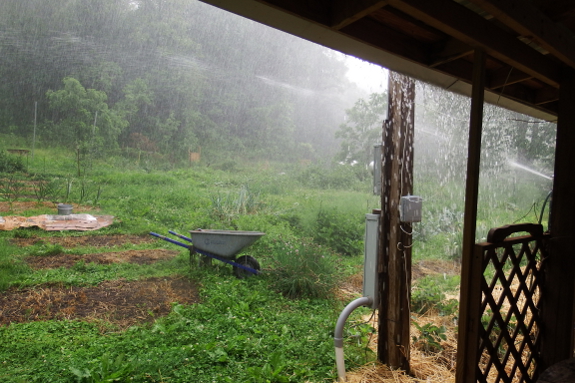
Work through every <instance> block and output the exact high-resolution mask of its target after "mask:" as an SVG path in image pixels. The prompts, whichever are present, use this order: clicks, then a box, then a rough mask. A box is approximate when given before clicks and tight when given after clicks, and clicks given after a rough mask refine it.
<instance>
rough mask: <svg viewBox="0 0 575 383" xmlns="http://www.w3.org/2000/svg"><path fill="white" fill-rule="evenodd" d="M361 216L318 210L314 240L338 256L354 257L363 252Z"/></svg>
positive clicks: (323, 209) (362, 223) (362, 222)
mask: <svg viewBox="0 0 575 383" xmlns="http://www.w3.org/2000/svg"><path fill="white" fill-rule="evenodd" d="M363 234H364V221H363V216H361V215H357V216H353V215H350V214H344V213H340V212H338V211H335V210H328V209H325V208H320V209H319V211H318V213H317V219H316V223H315V227H314V233H313V236H314V239H315V242H317V243H318V244H320V245H325V246H329V247H330V248H331V249H332V250H334V251H336V252H337V253H339V254H342V255H347V256H354V255H358V254H361V253H362V251H363Z"/></svg>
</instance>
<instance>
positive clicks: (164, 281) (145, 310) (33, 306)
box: [0, 276, 199, 328]
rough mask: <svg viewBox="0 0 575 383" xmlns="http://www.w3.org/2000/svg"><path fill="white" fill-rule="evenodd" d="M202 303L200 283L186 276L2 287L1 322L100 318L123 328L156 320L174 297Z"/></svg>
mask: <svg viewBox="0 0 575 383" xmlns="http://www.w3.org/2000/svg"><path fill="white" fill-rule="evenodd" d="M173 302H178V303H181V304H192V303H198V302H199V298H198V292H197V286H196V285H195V284H194V283H193V282H192V281H190V280H188V279H187V278H185V277H182V276H171V277H166V278H149V279H146V280H141V281H126V280H115V281H105V282H102V283H100V284H99V285H98V286H93V287H80V286H64V285H61V284H57V285H40V286H35V287H31V288H27V289H16V288H11V289H9V290H7V291H4V292H2V293H0V325H8V324H10V323H23V322H31V321H42V320H51V319H78V318H81V319H98V320H105V321H108V322H110V323H113V324H115V325H117V326H119V327H120V328H128V327H130V326H132V325H135V324H139V323H144V322H152V321H153V320H154V319H156V318H158V317H159V316H163V315H167V314H168V313H169V312H170V311H171V307H172V303H173Z"/></svg>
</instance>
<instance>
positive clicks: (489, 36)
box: [390, 0, 560, 87]
mask: <svg viewBox="0 0 575 383" xmlns="http://www.w3.org/2000/svg"><path fill="white" fill-rule="evenodd" d="M390 5H391V6H393V7H396V8H398V9H400V10H402V11H403V12H405V13H407V14H409V15H411V16H413V17H416V18H418V19H420V20H422V21H424V22H425V23H426V24H429V25H431V26H433V27H435V28H437V29H439V30H441V31H443V32H445V33H447V34H448V35H451V36H453V37H455V38H457V39H458V40H461V41H462V42H464V43H466V44H468V45H470V46H472V47H477V48H482V49H484V50H485V52H486V53H487V54H489V55H490V56H492V57H494V58H496V59H498V60H500V61H502V62H505V63H507V64H509V65H511V66H513V67H515V68H518V69H519V70H520V71H522V72H525V73H527V74H529V75H531V76H533V77H535V78H537V79H539V80H541V81H543V82H545V83H547V84H549V85H552V86H554V87H559V72H560V67H559V65H558V64H557V63H555V62H553V61H552V60H550V59H548V58H547V57H545V56H543V55H542V54H540V53H539V52H537V51H535V50H534V49H532V48H530V47H528V46H527V45H526V44H524V43H522V42H520V41H518V40H517V38H516V37H515V36H513V35H511V34H509V33H507V32H505V31H504V30H503V29H501V28H499V27H497V26H496V25H494V24H493V23H491V22H490V21H488V20H486V19H485V18H483V17H481V16H479V15H478V14H476V13H474V12H472V11H470V10H468V9H467V8H465V7H463V6H461V5H459V4H457V3H455V2H453V1H451V0H434V1H433V2H430V1H428V0H390Z"/></svg>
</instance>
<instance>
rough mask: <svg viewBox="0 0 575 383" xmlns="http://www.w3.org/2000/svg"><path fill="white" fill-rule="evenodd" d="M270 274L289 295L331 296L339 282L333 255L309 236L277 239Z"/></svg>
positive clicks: (296, 296)
mask: <svg viewBox="0 0 575 383" xmlns="http://www.w3.org/2000/svg"><path fill="white" fill-rule="evenodd" d="M268 251H269V252H270V253H271V254H272V257H273V260H272V262H273V264H272V268H271V270H269V273H270V275H271V280H270V283H271V284H272V286H273V288H274V289H275V290H277V291H279V292H281V293H282V294H284V295H285V296H287V297H289V298H327V297H328V296H329V295H330V294H331V293H332V290H333V288H334V287H335V285H336V281H337V280H336V272H337V269H336V265H335V263H334V259H333V256H332V255H331V254H330V253H329V251H327V249H325V248H322V247H321V246H319V245H316V244H314V243H313V242H311V241H310V240H307V239H305V238H292V239H289V240H284V239H282V238H280V239H277V240H274V241H273V242H271V243H270V245H269V250H268Z"/></svg>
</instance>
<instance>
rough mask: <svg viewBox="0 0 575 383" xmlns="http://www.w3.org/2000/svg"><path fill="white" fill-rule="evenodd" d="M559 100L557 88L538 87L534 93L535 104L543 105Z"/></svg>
mask: <svg viewBox="0 0 575 383" xmlns="http://www.w3.org/2000/svg"><path fill="white" fill-rule="evenodd" d="M557 100H559V90H558V89H555V88H553V87H549V86H547V87H545V88H543V89H539V90H538V91H537V94H536V95H535V102H534V104H535V105H543V104H548V103H550V102H554V101H557Z"/></svg>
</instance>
